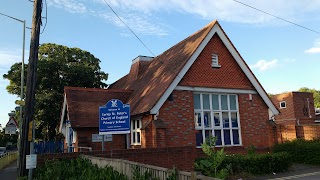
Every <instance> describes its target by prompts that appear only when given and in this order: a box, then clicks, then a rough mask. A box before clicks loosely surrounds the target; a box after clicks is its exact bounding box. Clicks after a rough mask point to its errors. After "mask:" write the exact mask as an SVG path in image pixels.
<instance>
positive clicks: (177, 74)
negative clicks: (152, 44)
mask: <svg viewBox="0 0 320 180" xmlns="http://www.w3.org/2000/svg"><path fill="white" fill-rule="evenodd" d="M104 2H105V3H106V4H107V5H108V6H109V8H110V9H111V11H112V12H113V13H114V14H115V15H116V16H117V17H118V19H119V20H120V21H121V22H122V23H123V24H124V25H125V26H126V27H127V28H128V29H129V30H130V31H131V32H132V34H134V35H135V36H136V38H137V39H138V40H139V41H140V42H141V44H142V45H143V46H144V47H145V48H147V49H148V51H149V52H150V53H151V54H152V55H153V56H154V57H155V56H156V55H154V54H153V52H152V51H151V50H150V49H149V48H148V47H147V46H146V45H145V44H144V43H143V42H142V40H141V39H140V38H139V37H138V36H137V35H136V34H135V33H134V31H133V30H132V29H131V28H130V27H129V26H128V25H127V24H126V23H125V22H124V21H123V20H122V19H121V18H120V17H119V15H118V14H117V13H116V12H115V11H114V10H113V9H112V7H111V6H110V5H109V4H108V2H107V1H106V0H104ZM158 61H159V62H160V63H161V64H162V65H164V63H163V62H162V61H161V60H160V59H159V60H158ZM169 71H171V72H172V73H173V74H175V75H176V76H177V77H179V78H180V79H181V80H182V77H180V76H179V72H177V73H176V72H174V70H173V69H172V68H171V69H169ZM186 83H187V84H188V85H189V86H191V85H190V84H189V83H188V82H186Z"/></svg>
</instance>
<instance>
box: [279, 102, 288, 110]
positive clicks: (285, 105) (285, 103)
mask: <svg viewBox="0 0 320 180" xmlns="http://www.w3.org/2000/svg"><path fill="white" fill-rule="evenodd" d="M282 103H284V107H283V106H281V104H282ZM279 106H280V109H285V108H287V102H286V101H280V102H279Z"/></svg>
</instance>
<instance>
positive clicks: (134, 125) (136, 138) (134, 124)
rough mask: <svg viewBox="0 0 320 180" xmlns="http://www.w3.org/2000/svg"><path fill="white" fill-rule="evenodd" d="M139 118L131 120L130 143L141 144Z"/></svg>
mask: <svg viewBox="0 0 320 180" xmlns="http://www.w3.org/2000/svg"><path fill="white" fill-rule="evenodd" d="M141 124H142V123H141V119H132V120H131V144H132V145H141Z"/></svg>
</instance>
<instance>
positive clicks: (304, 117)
mask: <svg viewBox="0 0 320 180" xmlns="http://www.w3.org/2000/svg"><path fill="white" fill-rule="evenodd" d="M292 94H293V101H294V113H295V117H296V119H299V123H300V124H312V123H314V120H315V109H314V101H313V94H312V93H308V92H292ZM308 100H309V103H308ZM304 111H305V112H304ZM309 113H310V114H309ZM309 115H310V116H309Z"/></svg>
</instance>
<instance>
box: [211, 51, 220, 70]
mask: <svg viewBox="0 0 320 180" xmlns="http://www.w3.org/2000/svg"><path fill="white" fill-rule="evenodd" d="M211 61H212V63H211V66H212V67H221V65H219V59H218V54H216V53H213V54H212V57H211Z"/></svg>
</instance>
